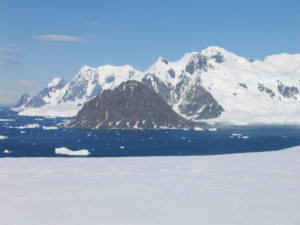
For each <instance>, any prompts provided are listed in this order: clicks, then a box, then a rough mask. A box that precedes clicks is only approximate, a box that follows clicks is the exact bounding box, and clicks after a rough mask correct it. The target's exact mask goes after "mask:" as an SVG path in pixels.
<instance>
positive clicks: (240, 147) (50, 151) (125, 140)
mask: <svg viewBox="0 0 300 225" xmlns="http://www.w3.org/2000/svg"><path fill="white" fill-rule="evenodd" d="M67 119H68V118H43V117H23V116H18V115H17V113H16V112H13V111H10V110H8V109H0V157H71V156H69V155H61V154H56V152H55V149H56V148H60V147H65V148H68V149H71V150H73V151H76V150H82V149H87V150H88V151H89V152H90V154H89V155H88V156H84V157H122V156H170V155H212V154H228V153H243V152H259V151H270V150H279V149H283V148H288V147H292V146H296V145H300V126H290V125H284V126H274V125H268V126H224V125H223V126H213V125H207V126H205V127H204V131H194V130H160V131H149V130H148V131H147V130H145V131H116V130H82V129H62V128H61V129H56V128H55V126H56V124H58V123H61V122H64V121H65V120H67ZM72 157H74V156H72Z"/></svg>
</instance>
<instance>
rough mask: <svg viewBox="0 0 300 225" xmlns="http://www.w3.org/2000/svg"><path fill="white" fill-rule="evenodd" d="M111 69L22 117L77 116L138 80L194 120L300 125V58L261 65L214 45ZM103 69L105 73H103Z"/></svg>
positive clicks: (92, 71) (92, 73)
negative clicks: (48, 110) (109, 91)
mask: <svg viewBox="0 0 300 225" xmlns="http://www.w3.org/2000/svg"><path fill="white" fill-rule="evenodd" d="M109 67H112V68H114V67H113V66H100V67H96V68H92V67H89V66H83V67H82V68H81V69H80V70H79V72H78V73H77V75H76V76H75V77H74V78H73V80H72V81H71V82H69V83H68V84H67V85H66V87H64V88H62V93H63V94H61V96H63V97H60V100H59V101H58V102H56V104H53V105H51V104H48V105H45V106H43V107H40V108H28V107H27V108H26V107H24V109H22V110H23V111H21V112H20V115H37V114H39V113H42V112H43V111H45V109H46V108H47V107H48V108H49V107H52V108H53V109H54V111H55V107H56V108H57V113H56V114H58V115H62V114H61V113H60V112H59V111H63V110H60V109H59V108H62V109H65V108H67V106H72V107H73V109H72V110H70V112H71V113H70V114H69V115H71V116H75V115H76V113H77V112H78V111H79V110H80V108H81V107H82V104H83V103H84V102H86V101H88V100H90V99H92V98H93V97H94V96H96V95H97V94H99V93H101V92H102V91H103V90H106V89H113V88H115V87H116V86H117V84H120V83H121V82H123V81H126V80H130V79H135V80H138V81H141V82H143V83H144V84H146V85H147V86H148V87H150V88H152V89H153V90H154V91H155V92H156V93H158V94H160V95H161V96H162V97H163V99H165V101H167V102H168V104H169V105H171V106H172V108H173V109H174V110H175V111H176V112H177V113H178V114H180V115H181V116H183V117H185V118H187V119H189V120H193V121H197V122H199V121H209V122H230V123H294V122H300V116H298V113H299V112H300V107H299V106H298V105H299V101H300V97H299V89H300V54H286V53H283V54H277V55H270V56H266V57H265V59H264V60H263V61H260V60H249V59H247V58H244V57H240V56H237V55H235V54H234V53H231V52H229V51H227V50H225V49H223V48H221V47H217V46H212V47H208V48H206V49H204V50H202V51H200V52H191V53H186V54H184V55H183V57H181V58H180V59H179V60H177V61H174V62H170V61H167V60H166V59H165V58H163V57H158V58H157V60H156V61H155V63H154V64H153V65H151V66H150V67H149V68H148V69H146V70H145V71H144V72H141V71H138V70H135V69H134V68H133V67H131V66H129V65H126V66H123V67H118V68H119V70H118V69H115V70H113V71H112V72H111V73H109V72H107V71H108V68H109ZM99 68H100V69H99ZM101 68H102V69H106V72H105V73H103V72H101ZM120 68H121V69H120ZM112 75H113V76H112ZM79 77H81V78H82V80H80V79H79ZM75 78H76V79H75ZM72 82H73V84H72ZM93 82H94V83H93ZM95 83H97V84H101V85H95ZM75 105H76V106H75ZM72 107H71V108H72ZM21 108H22V107H21ZM65 111H68V110H65ZM54 114H55V113H54Z"/></svg>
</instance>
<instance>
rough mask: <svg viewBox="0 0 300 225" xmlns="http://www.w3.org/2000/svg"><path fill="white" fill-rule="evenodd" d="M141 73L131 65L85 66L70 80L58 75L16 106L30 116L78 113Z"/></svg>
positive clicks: (65, 115) (67, 115) (63, 115)
mask: <svg viewBox="0 0 300 225" xmlns="http://www.w3.org/2000/svg"><path fill="white" fill-rule="evenodd" d="M137 73H140V72H139V71H137V70H135V69H134V68H132V67H131V66H128V65H125V66H110V65H106V66H100V67H97V68H92V67H89V66H86V65H85V66H83V67H82V68H81V69H80V70H79V72H78V73H77V74H76V76H75V77H74V78H73V79H72V80H71V82H69V83H67V82H65V81H64V80H63V79H61V78H54V79H53V80H52V81H51V82H50V83H49V84H48V85H47V86H46V87H45V88H44V89H43V90H41V91H40V92H39V93H38V94H37V95H36V96H34V97H33V98H32V99H31V100H30V101H29V102H28V103H26V104H23V105H22V106H19V107H18V108H16V110H18V111H20V112H19V115H26V116H62V117H69V116H75V115H76V114H77V112H78V111H79V110H80V109H81V107H82V105H83V103H85V102H87V101H88V100H90V99H92V98H93V97H95V96H96V95H97V94H99V93H101V92H102V90H105V89H110V88H115V87H116V86H118V85H119V84H120V83H122V82H123V81H126V80H129V79H131V78H132V77H133V76H134V75H135V74H137Z"/></svg>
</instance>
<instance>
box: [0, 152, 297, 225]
mask: <svg viewBox="0 0 300 225" xmlns="http://www.w3.org/2000/svg"><path fill="white" fill-rule="evenodd" d="M0 177H1V179H0V218H1V224H5V225H40V224H43V225H57V224H63V225H82V224H85V225H98V224H105V225H115V224H122V225H152V224H155V225H166V224H171V225H182V224H188V225H198V224H205V225H253V224H255V225H266V224H278V225H279V224H288V225H299V223H300V214H299V211H300V179H299V177H300V147H295V148H290V149H286V150H282V151H274V152H261V153H249V154H228V155H218V156H188V157H144V158H143V157H132V158H71V159H70V158H68V159H66V158H40V159H39V160H37V159H33V158H31V159H30V158H3V159H1V163H0Z"/></svg>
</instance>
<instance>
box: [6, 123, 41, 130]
mask: <svg viewBox="0 0 300 225" xmlns="http://www.w3.org/2000/svg"><path fill="white" fill-rule="evenodd" d="M40 127H41V125H39V124H37V123H33V124H26V125H24V126H19V127H9V128H15V129H33V128H40Z"/></svg>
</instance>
